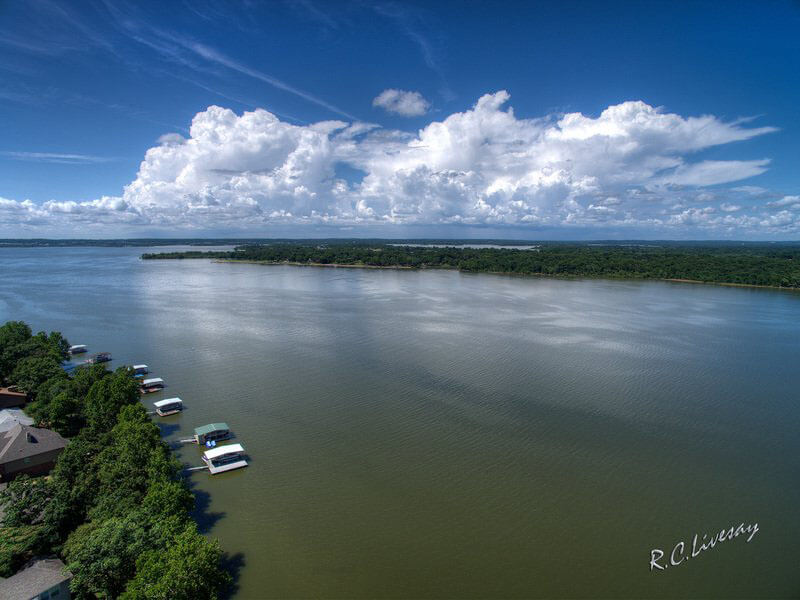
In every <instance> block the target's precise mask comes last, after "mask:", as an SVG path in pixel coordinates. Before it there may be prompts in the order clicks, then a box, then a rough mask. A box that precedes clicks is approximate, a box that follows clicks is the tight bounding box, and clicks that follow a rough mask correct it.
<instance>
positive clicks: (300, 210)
mask: <svg viewBox="0 0 800 600" xmlns="http://www.w3.org/2000/svg"><path fill="white" fill-rule="evenodd" d="M508 101H509V95H508V93H507V92H505V91H499V92H496V93H494V94H487V95H485V96H483V97H481V98H480V99H479V100H478V102H477V103H476V104H475V105H474V106H473V107H472V108H470V109H469V110H465V111H463V112H458V113H454V114H451V115H449V116H448V117H446V118H445V119H443V120H441V121H433V122H431V123H429V124H428V125H426V126H425V127H424V128H422V129H421V130H419V131H418V132H417V133H415V134H412V133H408V132H404V131H399V130H391V129H384V128H380V127H377V126H376V125H374V124H369V123H362V122H346V121H323V122H319V123H314V124H311V125H304V126H300V125H294V124H290V123H287V122H285V121H282V120H281V119H279V118H278V117H277V116H276V115H274V114H272V113H270V112H268V111H265V110H260V109H259V110H254V111H251V112H245V113H243V114H241V115H237V114H236V113H234V112H233V111H231V110H228V109H225V108H221V107H218V106H211V107H209V108H208V109H206V110H204V111H202V112H200V113H198V114H197V115H195V117H194V119H193V120H192V124H191V128H190V132H189V136H188V137H187V138H184V137H182V136H179V135H177V134H168V135H166V136H162V138H161V139H160V140H159V144H158V145H156V146H154V147H152V148H150V149H149V150H148V151H147V152H146V154H145V156H144V160H143V161H142V163H141V165H140V167H139V171H138V173H137V175H136V178H135V179H134V180H133V181H132V182H131V183H130V184H128V185H127V186H125V188H124V189H123V191H122V193H121V195H119V196H116V197H103V198H101V199H99V200H90V201H84V202H49V203H44V204H42V205H37V204H34V203H32V202H30V201H21V202H20V201H14V200H0V224H1V223H6V224H8V223H24V224H26V225H29V226H30V227H32V228H33V227H35V226H39V225H41V224H47V223H52V222H54V221H58V222H62V223H63V222H68V223H73V224H76V225H77V224H81V223H91V222H95V223H107V224H120V225H130V226H141V225H144V226H146V227H149V228H162V229H163V230H165V231H176V230H179V229H184V228H185V229H192V230H196V231H202V230H204V229H220V228H223V227H224V228H226V229H228V230H232V229H236V230H242V231H248V232H253V231H259V230H262V231H263V227H264V226H267V225H290V226H306V225H310V224H311V225H318V226H324V225H336V226H339V227H354V226H355V227H358V226H372V227H377V226H380V225H381V224H395V225H428V224H461V225H476V226H487V225H488V226H497V227H504V226H523V227H531V226H533V227H563V226H570V227H588V228H592V227H614V228H617V230H620V229H625V228H628V230H630V231H642V230H649V231H659V232H661V233H662V234H663V235H670V233H669V232H671V231H672V232H674V231H679V230H678V229H676V228H686V227H700V228H704V229H707V230H709V231H711V230H715V231H717V232H719V233H720V234H721V235H726V234H728V233H733V232H739V233H742V232H760V233H763V232H771V233H776V234H785V233H786V232H790V233H791V232H800V212H799V211H795V210H791V207H793V206H794V204H795V203H794V202H790V201H788V200H780V201H777V202H776V203H773V204H775V207H772V208H784V209H786V208H787V207H789V209H788V210H781V211H779V212H777V213H776V212H775V210H774V209H773V210H770V208H771V207H769V206H766V205H759V204H754V202H758V198H759V197H760V196H758V197H757V196H754V195H753V193H752V190H751V189H748V188H747V187H746V186H744V187H740V188H738V191H737V188H729V189H727V190H721V189H719V187H716V188H709V187H707V186H720V185H722V184H726V183H729V182H734V181H739V180H741V179H745V178H747V177H752V176H754V175H757V174H759V173H762V172H764V170H766V169H767V167H768V162H769V161H768V160H767V159H761V160H747V161H741V160H729V161H710V160H695V159H694V154H695V153H696V152H698V151H700V150H703V149H706V148H711V147H714V146H719V145H723V144H728V143H730V142H735V141H741V140H747V139H750V138H753V137H755V136H759V135H763V134H766V133H769V132H771V131H774V129H773V128H771V127H749V128H748V127H745V126H744V124H743V123H742V122H741V121H740V122H725V121H723V120H721V119H718V118H716V117H713V116H701V117H683V116H681V115H677V114H674V113H668V112H665V111H663V110H661V109H659V108H656V107H653V106H650V105H648V104H646V103H644V102H637V101H631V102H624V103H622V104H618V105H614V106H610V107H608V108H607V109H605V110H604V111H602V112H601V113H600V114H599V115H597V116H586V115H583V114H580V113H569V114H564V115H556V116H547V117H543V118H536V119H525V118H518V117H517V116H516V115H515V114H514V111H513V109H512V108H510V107H508V106H507V103H508ZM787 198H797V197H792V196H787ZM778 203H780V204H778ZM698 205H700V206H698ZM688 207H691V208H688ZM734 213H735V214H734ZM779 215H780V217H779ZM787 215H788V216H787ZM93 220H94V221H93ZM681 231H682V230H681Z"/></svg>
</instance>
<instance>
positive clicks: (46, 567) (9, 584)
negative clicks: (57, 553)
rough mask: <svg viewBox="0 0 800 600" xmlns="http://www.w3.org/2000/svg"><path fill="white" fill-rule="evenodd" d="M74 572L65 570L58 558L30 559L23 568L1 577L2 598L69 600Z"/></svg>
mask: <svg viewBox="0 0 800 600" xmlns="http://www.w3.org/2000/svg"><path fill="white" fill-rule="evenodd" d="M71 579H72V573H70V572H69V571H65V569H64V563H63V562H61V561H60V560H58V559H57V558H41V559H34V560H32V561H30V562H29V563H28V564H27V565H25V567H23V569H22V570H21V571H20V572H19V573H17V574H16V575H13V576H12V577H9V578H8V579H0V598H3V600H69V582H70V580H71Z"/></svg>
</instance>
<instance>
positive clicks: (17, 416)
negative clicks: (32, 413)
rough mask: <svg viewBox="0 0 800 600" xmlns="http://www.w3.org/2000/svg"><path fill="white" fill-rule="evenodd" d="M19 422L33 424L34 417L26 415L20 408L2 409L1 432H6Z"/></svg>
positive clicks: (0, 411) (0, 416)
mask: <svg viewBox="0 0 800 600" xmlns="http://www.w3.org/2000/svg"><path fill="white" fill-rule="evenodd" d="M17 423H21V424H22V425H33V419H31V418H30V417H28V416H27V415H25V413H24V412H22V411H21V410H20V409H19V408H5V409H3V410H0V434H2V433H5V432H6V431H8V430H9V429H11V428H12V427H14V425H16V424H17Z"/></svg>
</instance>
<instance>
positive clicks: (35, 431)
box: [0, 423, 67, 464]
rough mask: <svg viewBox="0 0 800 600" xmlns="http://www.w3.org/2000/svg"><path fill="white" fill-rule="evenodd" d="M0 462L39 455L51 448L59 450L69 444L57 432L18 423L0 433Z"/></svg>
mask: <svg viewBox="0 0 800 600" xmlns="http://www.w3.org/2000/svg"><path fill="white" fill-rule="evenodd" d="M0 436H2V437H0V464H2V463H7V462H10V461H12V460H19V459H22V458H28V457H31V456H37V455H39V454H42V453H43V452H49V451H50V450H58V449H61V448H65V447H66V446H67V440H65V439H64V438H63V437H61V436H60V435H59V434H58V433H57V432H55V431H51V430H49V429H39V428H38V427H30V426H29V425H22V424H20V423H17V424H16V425H14V427H12V428H11V429H9V430H8V431H6V432H5V434H2V433H0Z"/></svg>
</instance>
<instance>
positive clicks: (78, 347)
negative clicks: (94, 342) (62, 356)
mask: <svg viewBox="0 0 800 600" xmlns="http://www.w3.org/2000/svg"><path fill="white" fill-rule="evenodd" d="M88 350H89V349H88V348H87V347H86V345H84V344H75V345H74V346H70V347H69V353H70V354H81V353H83V352H87V351H88Z"/></svg>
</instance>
